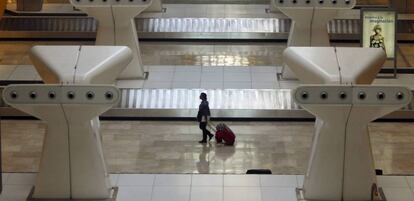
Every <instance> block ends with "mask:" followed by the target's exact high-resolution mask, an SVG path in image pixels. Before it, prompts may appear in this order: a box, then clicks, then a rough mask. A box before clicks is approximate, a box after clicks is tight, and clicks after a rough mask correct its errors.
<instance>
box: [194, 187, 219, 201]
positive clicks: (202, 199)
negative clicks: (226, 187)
mask: <svg viewBox="0 0 414 201" xmlns="http://www.w3.org/2000/svg"><path fill="white" fill-rule="evenodd" d="M190 201H223V188H222V187H194V186H193V187H192V188H191V199H190Z"/></svg>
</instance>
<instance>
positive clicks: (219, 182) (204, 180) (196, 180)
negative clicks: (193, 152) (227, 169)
mask: <svg viewBox="0 0 414 201" xmlns="http://www.w3.org/2000/svg"><path fill="white" fill-rule="evenodd" d="M223 180H224V176H223V175H214V174H208V175H207V174H199V175H197V174H195V175H193V176H192V182H191V185H192V186H223Z"/></svg>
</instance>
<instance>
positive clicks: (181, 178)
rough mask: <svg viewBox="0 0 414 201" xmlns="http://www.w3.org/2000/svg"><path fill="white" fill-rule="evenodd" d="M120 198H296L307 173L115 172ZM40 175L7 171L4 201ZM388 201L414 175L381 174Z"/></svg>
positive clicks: (396, 199) (413, 195)
mask: <svg viewBox="0 0 414 201" xmlns="http://www.w3.org/2000/svg"><path fill="white" fill-rule="evenodd" d="M110 176H111V183H112V184H113V185H116V186H118V187H119V194H118V199H117V201H136V200H137V198H139V201H207V200H208V201H296V194H295V189H296V188H297V187H301V186H302V185H303V175H221V174H219V175H211V174H210V175H191V174H186V175H182V174H181V175H177V174H168V175H166V174H157V175H149V174H112V175H110ZM35 178H36V174H30V173H29V174H28V173H25V174H21V173H19V174H16V173H12V174H3V181H4V183H5V186H4V188H3V193H2V194H1V195H0V200H1V201H25V200H26V197H27V195H28V193H29V191H30V188H31V187H32V185H33V184H34V181H35ZM378 185H379V186H380V187H382V188H383V190H384V193H385V195H386V197H387V200H388V201H412V200H414V192H413V191H414V177H410V176H407V177H405V176H380V177H378Z"/></svg>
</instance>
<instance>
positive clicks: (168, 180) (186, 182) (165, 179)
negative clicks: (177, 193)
mask: <svg viewBox="0 0 414 201" xmlns="http://www.w3.org/2000/svg"><path fill="white" fill-rule="evenodd" d="M154 185H156V186H190V185H191V175H185V174H181V175H178V174H162V175H156V176H155V183H154Z"/></svg>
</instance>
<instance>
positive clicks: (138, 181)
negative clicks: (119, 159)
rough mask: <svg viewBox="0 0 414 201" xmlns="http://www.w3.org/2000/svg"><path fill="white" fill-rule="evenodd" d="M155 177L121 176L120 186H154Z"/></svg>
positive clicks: (143, 175)
mask: <svg viewBox="0 0 414 201" xmlns="http://www.w3.org/2000/svg"><path fill="white" fill-rule="evenodd" d="M154 180H155V175H153V174H120V175H119V179H118V185H119V186H152V185H153V184H154Z"/></svg>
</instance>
